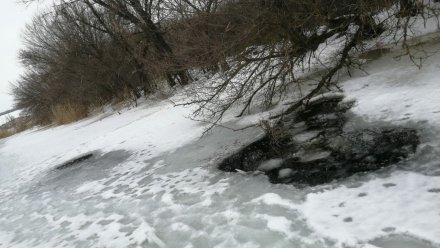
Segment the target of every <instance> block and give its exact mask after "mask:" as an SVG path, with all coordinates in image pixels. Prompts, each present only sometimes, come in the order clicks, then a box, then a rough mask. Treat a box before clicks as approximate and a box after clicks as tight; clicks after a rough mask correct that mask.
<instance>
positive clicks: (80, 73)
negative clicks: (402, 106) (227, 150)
mask: <svg viewBox="0 0 440 248" xmlns="http://www.w3.org/2000/svg"><path fill="white" fill-rule="evenodd" d="M25 2H34V1H32V0H27V1H25ZM434 9H435V3H434V2H432V3H431V1H428V2H426V1H424V2H421V1H419V0H58V1H54V2H53V5H52V6H51V7H50V8H49V9H48V10H46V11H44V13H41V14H40V15H38V16H36V17H35V18H34V19H33V21H32V23H30V24H28V25H27V27H26V31H25V33H24V43H25V48H24V49H23V50H21V51H20V54H19V58H20V61H21V63H22V64H23V65H24V66H25V68H26V72H25V73H24V74H23V75H22V76H21V78H20V79H19V80H18V81H17V82H15V83H14V86H13V95H14V97H15V101H16V107H18V108H20V109H23V110H24V111H25V112H27V113H28V114H29V115H31V116H32V117H33V119H34V120H35V121H36V122H37V123H40V124H45V123H50V122H53V121H54V117H56V115H57V114H58V113H60V112H61V113H62V112H66V111H75V112H76V113H77V115H78V117H82V116H85V115H86V114H87V111H88V110H89V109H90V108H91V107H96V106H101V105H104V104H107V103H110V102H112V101H117V100H120V101H122V100H132V101H133V102H135V101H136V100H137V99H139V98H140V97H143V96H146V95H150V94H154V93H155V92H158V91H161V90H164V89H168V88H172V87H177V86H185V85H188V84H190V83H191V82H192V81H193V80H194V79H193V72H194V71H202V72H204V73H211V74H215V73H217V74H219V75H221V76H219V78H220V80H217V81H216V82H217V83H215V84H211V85H202V86H201V87H202V88H197V87H192V88H191V89H192V90H193V92H190V93H191V98H190V99H189V100H188V101H187V102H184V103H182V104H197V105H198V106H199V108H198V109H197V111H196V114H197V113H200V114H203V115H204V116H208V117H209V118H213V122H216V121H218V120H220V119H221V117H222V116H223V114H224V112H225V111H227V110H228V109H229V108H230V107H231V106H232V105H234V104H236V103H237V102H241V104H242V110H241V113H240V115H242V114H244V113H245V112H246V111H247V110H248V109H249V108H250V106H251V105H252V104H253V102H254V101H255V99H256V98H257V97H263V99H264V103H265V104H266V106H270V105H271V104H273V103H274V101H275V102H276V98H277V97H280V95H282V93H283V92H285V91H286V89H287V88H288V87H291V86H292V85H296V84H300V83H301V82H302V79H301V77H300V76H298V68H302V69H303V70H302V72H301V73H303V71H304V70H306V69H307V68H310V66H311V64H310V61H312V60H318V61H319V59H320V58H321V57H320V56H321V55H320V54H319V53H318V51H320V49H322V46H323V44H327V43H332V42H333V43H335V42H337V43H338V45H336V46H335V47H336V48H334V49H335V51H334V56H333V60H334V61H332V62H331V63H328V64H326V65H327V67H326V70H325V71H324V72H322V73H321V74H320V75H319V78H316V81H317V82H318V83H317V85H316V86H315V88H314V89H313V90H312V91H311V92H310V93H309V94H306V95H305V96H304V97H303V99H302V101H298V102H296V103H294V104H292V106H291V108H290V109H294V108H295V107H297V106H298V105H299V104H302V102H303V100H305V99H307V98H310V97H311V96H312V95H313V94H316V93H317V92H319V90H320V89H321V88H323V87H329V86H330V85H331V84H332V83H333V79H334V76H335V75H336V74H337V72H338V71H340V70H341V69H342V68H345V67H347V66H351V65H353V64H354V60H353V58H352V53H353V51H355V50H356V49H360V47H362V45H363V44H364V42H365V41H368V40H370V39H374V38H376V37H379V36H380V35H383V34H384V33H385V32H392V31H395V30H397V29H399V28H401V27H402V26H403V27H404V28H409V25H407V26H405V25H404V24H405V23H407V22H409V21H410V18H413V17H414V16H417V15H420V14H426V13H428V12H429V13H430V14H432V13H434V12H435V11H433V10H434ZM423 17H424V18H426V16H425V15H423ZM402 23H403V25H402ZM407 35H408V32H403V33H402V34H401V36H402V37H403V36H407ZM400 38H401V37H400ZM396 39H399V38H396ZM301 73H300V74H301ZM225 96H226V97H225Z"/></svg>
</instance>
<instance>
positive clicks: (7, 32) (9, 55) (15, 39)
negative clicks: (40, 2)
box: [0, 0, 38, 112]
mask: <svg viewBox="0 0 440 248" xmlns="http://www.w3.org/2000/svg"><path fill="white" fill-rule="evenodd" d="M18 1H19V0H0V32H1V33H0V112H2V111H5V110H8V109H11V108H12V104H13V99H12V97H11V96H10V82H13V81H15V80H16V79H17V78H18V77H19V75H20V73H21V71H22V69H21V67H20V65H19V63H18V60H17V53H18V50H19V49H20V47H21V46H22V42H21V38H20V35H21V32H22V31H23V30H24V27H25V25H26V23H28V22H30V21H31V20H32V16H33V14H35V13H36V11H37V9H38V6H25V5H23V4H19V3H18Z"/></svg>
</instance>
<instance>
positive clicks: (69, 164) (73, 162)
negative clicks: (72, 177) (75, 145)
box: [56, 153, 93, 170]
mask: <svg viewBox="0 0 440 248" xmlns="http://www.w3.org/2000/svg"><path fill="white" fill-rule="evenodd" d="M91 157H93V153H88V154H85V155H82V156H80V157H77V158H74V159H72V160H70V161H67V162H66V163H64V164H62V165H59V166H57V167H56V169H57V170H62V169H66V168H69V167H72V166H75V165H78V164H79V163H81V162H83V161H85V160H87V159H90V158H91Z"/></svg>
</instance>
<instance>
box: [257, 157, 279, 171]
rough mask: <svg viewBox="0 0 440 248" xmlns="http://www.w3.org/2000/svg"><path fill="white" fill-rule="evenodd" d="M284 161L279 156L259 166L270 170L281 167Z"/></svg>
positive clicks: (261, 168)
mask: <svg viewBox="0 0 440 248" xmlns="http://www.w3.org/2000/svg"><path fill="white" fill-rule="evenodd" d="M282 163H283V160H282V159H279V158H276V159H269V160H267V161H264V162H263V163H262V164H261V165H260V166H258V170H261V171H270V170H273V169H276V168H278V167H280V166H281V164H282Z"/></svg>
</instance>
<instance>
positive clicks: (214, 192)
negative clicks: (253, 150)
mask: <svg viewBox="0 0 440 248" xmlns="http://www.w3.org/2000/svg"><path fill="white" fill-rule="evenodd" d="M425 48H426V49H431V50H437V49H439V48H440V47H439V45H437V44H436V43H428V44H427V45H426V46H425ZM398 54H399V52H398V51H391V52H390V53H389V54H387V55H385V56H384V57H382V58H380V59H378V60H375V61H370V62H368V64H366V65H365V70H366V71H368V74H365V73H364V72H362V71H353V72H352V73H351V74H352V77H351V78H349V77H346V78H344V79H343V80H342V86H343V88H344V90H345V92H346V94H347V95H348V96H349V97H351V98H355V99H356V100H357V102H356V105H355V107H354V108H353V109H352V112H353V118H352V119H351V123H350V125H366V126H368V125H372V124H374V125H376V124H377V125H382V124H386V125H390V124H399V125H407V126H411V127H416V128H418V129H419V130H420V134H421V142H422V144H421V145H420V147H419V149H418V151H417V154H416V155H415V157H414V158H412V159H409V160H407V161H403V162H401V163H399V164H397V165H395V166H392V167H391V168H386V169H383V170H380V171H378V172H374V173H370V174H360V175H355V176H353V177H350V178H348V179H345V180H340V181H336V182H332V183H329V184H326V185H321V186H316V187H304V188H296V187H294V186H292V185H282V184H277V185H275V184H270V183H269V182H268V180H267V177H266V176H264V175H259V174H252V175H249V174H248V173H244V174H240V173H225V172H222V171H219V170H218V169H217V168H216V166H215V165H216V163H217V162H219V161H221V159H222V158H224V157H225V155H226V154H230V153H231V152H232V151H234V150H236V149H238V148H240V147H242V146H243V145H244V144H249V143H251V142H253V141H254V140H255V139H256V138H258V137H261V135H262V131H261V130H259V129H257V128H249V129H245V130H242V131H237V132H233V131H231V130H228V129H224V128H220V127H219V128H214V130H213V131H212V133H211V134H209V135H207V136H204V137H202V138H200V136H201V134H202V133H203V131H204V128H205V125H204V124H201V123H199V122H194V121H191V120H190V119H189V118H187V116H188V115H189V114H190V113H191V108H183V107H173V105H172V104H171V103H170V102H169V101H166V100H165V101H161V102H156V103H154V102H145V103H143V104H141V105H140V106H139V107H138V108H134V109H125V110H124V111H122V113H121V114H118V113H114V112H106V113H103V114H101V115H98V116H95V117H91V118H88V119H86V120H83V121H80V122H77V123H73V124H69V125H64V126H59V127H46V128H39V129H33V130H28V131H25V132H23V133H20V134H17V135H14V136H11V137H9V138H6V139H2V140H0V247H193V248H197V247H310V248H311V247H324V248H330V247H331V248H333V247H335V248H339V247H341V248H342V247H353V248H373V247H382V248H391V247H419V248H426V247H427V248H433V247H440V225H439V223H440V212H439V206H440V193H439V192H440V167H439V166H438V159H439V157H440V98H439V97H438V96H440V87H439V85H438V82H439V81H438V79H439V78H440V70H439V69H440V54H435V55H433V56H431V57H430V58H429V59H428V60H427V61H426V62H425V64H424V66H423V67H422V68H421V69H418V68H417V67H415V66H414V65H413V64H412V62H411V61H409V60H408V59H405V58H401V59H400V60H396V59H395V58H396V55H398ZM269 115H270V113H268V112H266V113H261V114H256V115H253V116H248V117H246V118H242V119H238V120H235V122H234V121H233V120H234V119H233V118H229V119H228V118H227V119H228V121H229V122H230V123H229V124H231V125H238V126H246V125H248V124H249V123H255V122H256V121H257V119H259V118H261V116H269ZM316 135H317V134H316V133H309V134H307V135H305V136H304V137H302V136H298V137H296V138H298V139H299V140H302V141H307V140H309V139H312V138H313V137H314V136H316ZM89 153H92V154H93V156H92V157H91V158H90V159H88V160H85V161H83V162H81V163H79V164H77V165H75V166H72V167H69V168H65V169H61V170H58V169H55V168H56V167H57V166H59V165H61V164H64V163H65V162H67V161H71V159H73V158H77V157H79V156H81V155H85V154H89ZM315 155H316V156H317V157H323V156H325V155H326V154H321V153H317V154H315ZM280 162H281V161H280V160H269V161H267V162H266V163H265V164H262V165H261V166H262V167H264V168H266V169H267V168H268V167H271V168H272V167H274V166H279V163H280ZM264 168H263V169H264ZM287 172H288V171H286V173H287Z"/></svg>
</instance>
